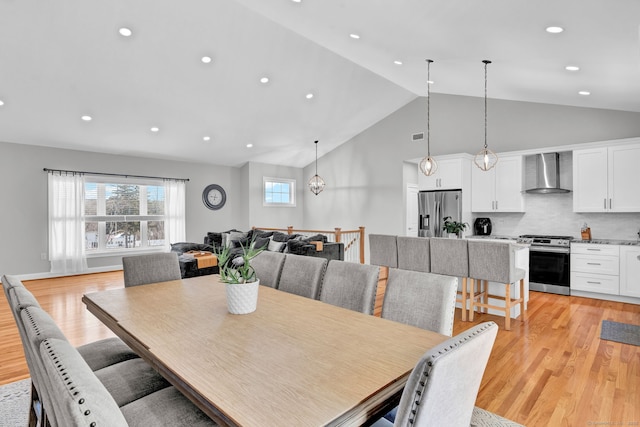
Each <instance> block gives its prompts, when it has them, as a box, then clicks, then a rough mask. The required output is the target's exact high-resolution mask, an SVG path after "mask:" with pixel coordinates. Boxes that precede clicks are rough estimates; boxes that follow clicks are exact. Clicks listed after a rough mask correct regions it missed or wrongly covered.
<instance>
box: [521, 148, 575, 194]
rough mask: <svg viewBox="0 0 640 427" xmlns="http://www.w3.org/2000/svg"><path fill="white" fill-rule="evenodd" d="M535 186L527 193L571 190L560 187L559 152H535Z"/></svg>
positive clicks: (566, 191) (565, 191)
mask: <svg viewBox="0 0 640 427" xmlns="http://www.w3.org/2000/svg"><path fill="white" fill-rule="evenodd" d="M535 157H536V186H535V187H534V188H529V189H527V190H526V192H527V193H537V194H549V193H568V192H570V191H571V190H567V189H565V188H560V154H558V153H542V154H536V155H535Z"/></svg>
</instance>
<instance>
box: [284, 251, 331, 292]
mask: <svg viewBox="0 0 640 427" xmlns="http://www.w3.org/2000/svg"><path fill="white" fill-rule="evenodd" d="M327 262H328V260H327V259H326V258H318V257H311V256H304V255H293V254H287V255H286V257H285V259H284V265H283V266H282V273H281V274H280V280H279V282H278V289H279V290H281V291H285V292H289V293H291V294H296V295H300V296H303V297H307V298H312V299H318V295H319V293H320V284H321V283H322V278H323V276H324V272H325V269H326V268H327Z"/></svg>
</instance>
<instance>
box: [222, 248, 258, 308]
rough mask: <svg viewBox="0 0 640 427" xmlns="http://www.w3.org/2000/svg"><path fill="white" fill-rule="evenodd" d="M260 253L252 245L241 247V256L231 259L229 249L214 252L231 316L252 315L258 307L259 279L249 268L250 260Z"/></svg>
mask: <svg viewBox="0 0 640 427" xmlns="http://www.w3.org/2000/svg"><path fill="white" fill-rule="evenodd" d="M260 252H262V249H255V248H253V247H252V245H250V244H247V246H244V245H242V254H241V255H239V256H236V257H234V258H233V259H231V256H232V253H231V248H230V247H227V246H225V247H222V248H219V249H218V250H216V256H217V257H218V268H219V269H220V281H221V282H222V283H224V284H225V289H226V294H227V308H228V310H229V313H231V314H248V313H253V312H254V311H255V310H256V307H257V305H258V289H259V286H260V279H259V278H258V277H257V276H256V271H255V270H254V268H253V267H252V266H251V263H250V261H251V259H253V258H255V257H256V255H258V254H259V253H260Z"/></svg>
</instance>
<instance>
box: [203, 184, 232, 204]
mask: <svg viewBox="0 0 640 427" xmlns="http://www.w3.org/2000/svg"><path fill="white" fill-rule="evenodd" d="M226 202H227V193H225V191H224V188H222V187H221V186H219V185H218V184H211V185H207V186H206V187H205V188H204V191H203V192H202V203H204V205H205V206H206V207H208V208H209V209H211V210H218V209H220V208H222V207H223V206H224V204H225V203H226Z"/></svg>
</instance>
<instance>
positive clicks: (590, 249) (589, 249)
mask: <svg viewBox="0 0 640 427" xmlns="http://www.w3.org/2000/svg"><path fill="white" fill-rule="evenodd" d="M587 250H588V251H596V252H600V251H601V250H602V249H595V248H593V249H592V248H587Z"/></svg>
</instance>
